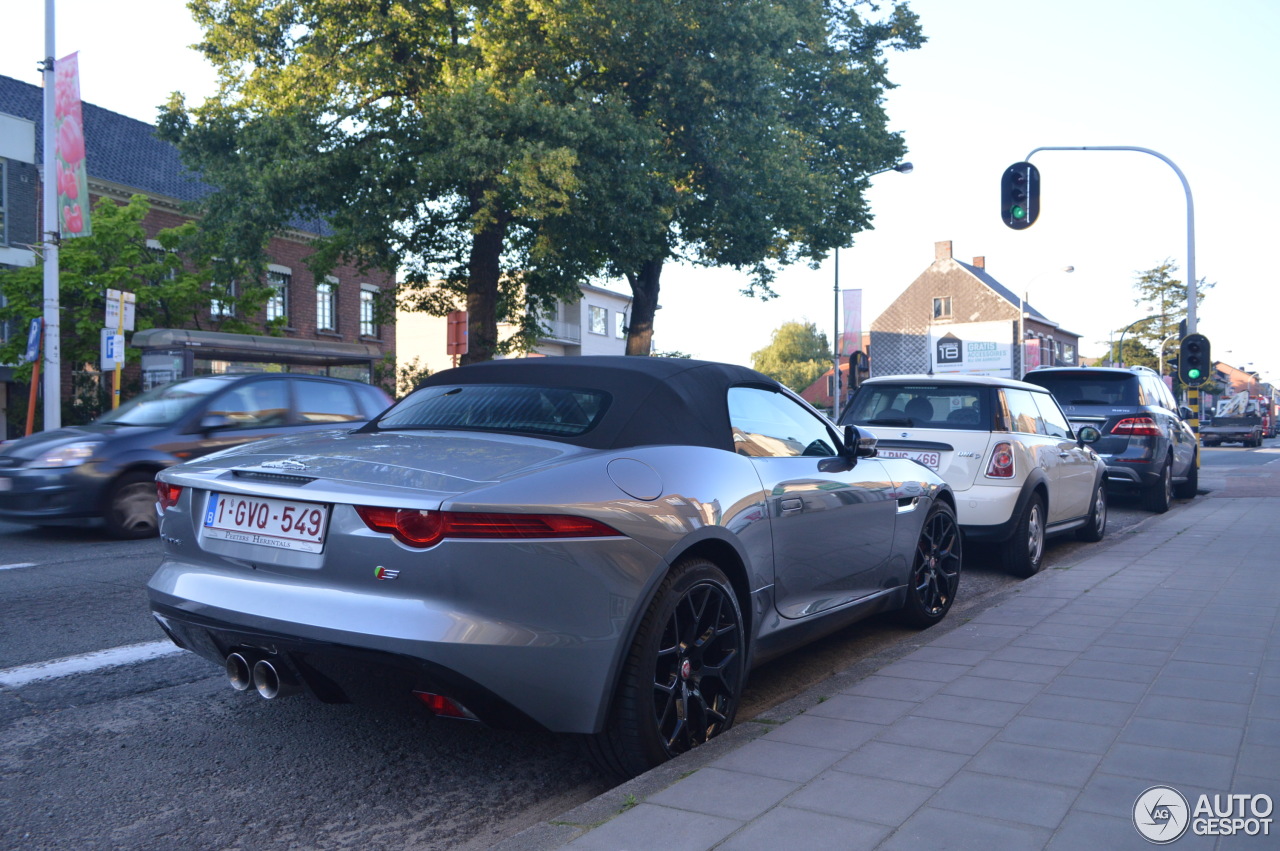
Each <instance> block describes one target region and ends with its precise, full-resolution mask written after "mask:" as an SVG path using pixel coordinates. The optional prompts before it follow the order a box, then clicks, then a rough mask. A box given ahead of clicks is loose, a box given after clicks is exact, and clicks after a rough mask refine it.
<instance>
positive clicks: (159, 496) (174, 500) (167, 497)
mask: <svg viewBox="0 0 1280 851" xmlns="http://www.w3.org/2000/svg"><path fill="white" fill-rule="evenodd" d="M180 496H182V485H171V484H169V483H168V482H156V501H157V502H159V503H160V510H161V511H164V510H165V509H166V508H172V507H173V506H175V505H177V504H178V497H180Z"/></svg>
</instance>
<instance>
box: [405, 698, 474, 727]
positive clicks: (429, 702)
mask: <svg viewBox="0 0 1280 851" xmlns="http://www.w3.org/2000/svg"><path fill="white" fill-rule="evenodd" d="M414 695H415V696H416V697H417V698H418V700H421V701H422V704H423V706H425V707H427V709H429V710H430V711H431V714H432V715H442V716H444V717H445V718H461V719H463V720H465V721H479V720H480V719H479V718H477V717H476V716H475V713H474V712H472V711H471V710H470V709H467V707H465V706H463V705H462V704H461V703H458V702H457V701H456V700H453V699H451V698H448V697H445V696H444V695H442V694H432V693H431V692H427V691H415V692H414Z"/></svg>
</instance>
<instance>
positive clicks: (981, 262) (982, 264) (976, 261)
mask: <svg viewBox="0 0 1280 851" xmlns="http://www.w3.org/2000/svg"><path fill="white" fill-rule="evenodd" d="M973 265H975V266H977V267H978V268H979V269H985V268H987V258H985V257H975V258H973Z"/></svg>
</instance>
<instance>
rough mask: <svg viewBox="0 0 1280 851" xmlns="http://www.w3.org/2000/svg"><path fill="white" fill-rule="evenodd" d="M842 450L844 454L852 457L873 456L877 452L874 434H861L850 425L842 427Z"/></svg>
mask: <svg viewBox="0 0 1280 851" xmlns="http://www.w3.org/2000/svg"><path fill="white" fill-rule="evenodd" d="M844 450H845V454H847V455H848V456H849V457H850V458H854V459H857V458H874V457H876V455H877V454H878V453H877V451H876V438H875V436H874V435H870V434H863V433H862V432H860V431H858V429H856V428H855V427H853V426H851V425H847V426H845V427H844Z"/></svg>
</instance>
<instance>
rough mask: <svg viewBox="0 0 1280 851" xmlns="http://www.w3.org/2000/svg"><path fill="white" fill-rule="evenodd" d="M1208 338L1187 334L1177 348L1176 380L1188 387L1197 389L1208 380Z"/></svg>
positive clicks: (1202, 335) (1201, 335)
mask: <svg viewBox="0 0 1280 851" xmlns="http://www.w3.org/2000/svg"><path fill="white" fill-rule="evenodd" d="M1209 368H1210V361H1209V338H1208V337H1206V336H1205V335H1204V334H1188V335H1187V336H1185V337H1183V338H1182V345H1181V346H1179V348H1178V378H1179V379H1180V380H1181V381H1182V383H1183V384H1185V385H1187V386H1188V387H1199V386H1200V385H1201V384H1203V383H1204V382H1205V381H1207V380H1208V378H1209Z"/></svg>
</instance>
